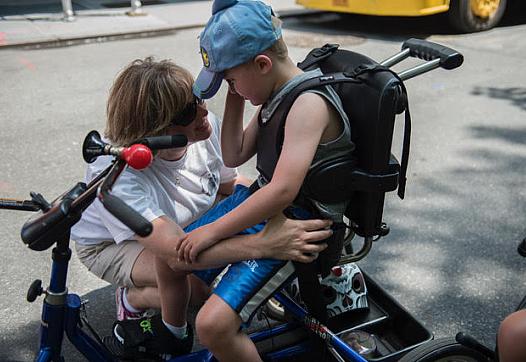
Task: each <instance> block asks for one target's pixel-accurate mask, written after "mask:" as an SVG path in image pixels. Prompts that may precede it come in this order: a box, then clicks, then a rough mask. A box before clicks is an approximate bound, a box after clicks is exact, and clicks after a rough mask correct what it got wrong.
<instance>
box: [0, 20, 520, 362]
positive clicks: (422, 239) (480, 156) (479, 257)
mask: <svg viewBox="0 0 526 362" xmlns="http://www.w3.org/2000/svg"><path fill="white" fill-rule="evenodd" d="M525 15H526V12H522V13H521V12H515V13H513V14H508V16H507V17H506V19H505V21H504V22H503V24H502V25H501V26H500V27H498V28H496V29H494V30H491V31H488V32H484V33H479V34H467V35H459V34H454V33H451V32H450V31H449V30H448V29H447V28H446V27H444V26H443V20H444V19H443V18H441V17H434V18H428V19H403V18H394V19H379V18H370V17H360V16H334V15H330V16H329V15H327V16H322V17H317V18H301V19H287V20H286V21H285V29H286V30H285V32H284V34H285V39H286V41H287V42H288V43H289V46H290V54H291V57H292V58H293V59H294V60H298V61H299V60H301V59H302V58H303V57H304V56H305V55H306V54H307V52H308V50H309V49H310V48H312V47H314V46H317V45H322V44H324V43H326V42H338V43H340V44H342V46H343V47H344V48H347V49H351V50H354V51H357V52H361V53H363V54H366V55H368V56H370V57H372V58H374V59H377V60H383V59H385V58H387V57H389V56H390V55H392V54H394V53H396V52H397V51H398V50H399V49H400V46H401V43H402V41H403V40H405V39H407V38H409V37H412V36H416V37H421V38H426V39H428V40H431V41H434V42H438V43H442V44H444V45H447V46H450V47H452V48H455V49H457V50H458V51H460V52H461V53H463V54H464V56H465V62H464V64H463V66H462V67H461V68H459V69H457V70H453V71H444V70H441V69H439V70H435V71H433V72H432V73H429V74H426V75H422V76H420V77H418V78H415V79H412V80H409V81H407V83H406V85H407V89H408V93H409V100H410V107H411V112H412V117H413V134H412V145H411V147H412V151H411V158H410V165H409V172H408V185H407V191H406V199H405V200H403V201H401V200H399V199H398V198H397V197H396V195H395V194H390V195H389V196H388V197H387V200H386V208H385V212H384V220H385V221H386V222H387V223H388V224H389V226H390V227H391V233H390V234H389V235H388V236H387V237H385V238H384V239H382V240H380V241H378V242H377V243H375V244H374V247H373V250H372V252H371V253H370V255H369V256H368V257H367V258H366V259H365V260H364V261H362V262H360V265H361V266H362V267H363V268H364V269H365V270H366V271H367V272H368V273H369V274H370V275H372V276H373V277H374V278H375V279H376V280H377V281H378V282H379V283H380V284H381V285H382V286H384V287H385V288H386V289H387V290H388V291H389V293H391V294H392V295H393V296H395V297H396V298H397V299H398V300H399V302H400V303H401V304H402V305H403V306H405V307H406V308H407V309H408V310H409V311H410V312H411V313H412V314H414V315H415V316H416V317H417V318H418V319H419V320H420V321H421V322H423V323H424V325H425V326H426V327H427V328H428V329H429V330H430V331H432V332H433V333H434V334H435V336H437V337H442V336H451V335H454V334H455V333H456V332H458V331H460V330H462V331H465V332H468V333H470V334H472V335H474V336H475V337H476V338H478V339H480V340H481V341H482V342H484V343H486V344H487V345H488V346H490V347H493V345H494V339H495V332H496V329H497V326H498V323H499V321H500V320H501V319H502V318H503V317H504V316H505V315H506V314H508V313H509V312H511V311H512V310H513V309H514V307H515V305H516V304H517V303H518V302H519V301H520V300H521V299H522V297H523V294H524V290H526V288H525V278H524V272H525V267H526V261H525V260H523V259H522V258H521V257H520V256H519V255H518V254H517V253H516V247H517V244H518V242H519V241H520V240H521V239H522V238H524V237H526V227H525V221H526V177H525V173H526V123H525V120H526V88H525V84H526V75H525V71H524V64H525V62H524V59H523V58H524V56H525V54H526V53H525V51H524V49H526V16H525ZM198 33H199V29H193V30H185V31H180V32H175V33H171V34H165V35H164V36H162V37H153V38H148V39H131V40H115V41H111V42H101V43H89V44H84V45H78V46H73V47H59V48H47V49H8V50H2V51H0V79H1V81H0V83H1V87H0V109H1V110H2V112H1V113H0V114H1V115H0V126H1V127H0V129H1V132H0V145H1V146H0V147H1V148H0V149H1V153H2V157H1V159H0V170H1V172H0V197H10V198H27V197H28V195H29V191H38V192H41V193H42V194H43V195H44V196H46V197H48V198H49V199H53V198H54V197H56V196H58V195H59V194H60V193H61V192H63V191H64V190H66V189H68V188H69V187H70V186H72V185H73V184H74V183H75V182H77V181H80V180H82V177H83V170H84V167H85V166H84V163H83V160H82V156H81V144H82V140H83V138H84V136H85V135H86V134H87V133H88V132H89V131H90V130H92V129H99V130H102V129H103V125H104V110H105V100H106V97H107V94H108V89H109V87H110V86H111V82H112V80H113V79H114V76H115V75H116V73H117V72H118V71H119V70H120V69H122V68H123V67H124V66H125V65H126V64H127V63H128V62H130V61H131V60H133V59H135V58H141V57H145V56H149V55H154V56H155V57H156V58H158V59H163V58H171V59H174V60H176V61H177V62H178V63H179V64H181V65H184V66H186V67H187V68H188V69H189V70H190V71H191V72H192V73H193V74H197V72H198V70H199V68H200V60H199V55H198V52H197V49H198V40H197V35H198ZM407 64H408V65H410V64H414V62H411V61H408V62H407ZM402 68H403V66H402V67H400V69H402ZM395 69H398V66H397V67H396V68H395ZM224 95H225V89H224V88H223V89H222V90H221V93H220V95H219V96H218V97H216V98H215V99H214V100H212V101H211V102H209V108H210V109H212V110H213V111H215V112H216V113H219V114H221V113H222V110H221V109H222V104H223V101H224ZM402 125H403V122H402V119H400V120H399V122H398V123H397V126H396V134H395V144H394V146H393V151H394V152H395V154H399V150H400V147H401V146H400V141H401V139H402V137H401V132H400V131H401V130H402ZM242 171H243V172H244V173H245V174H247V175H249V176H252V177H253V176H255V170H254V163H253V162H250V163H249V164H247V165H245V166H244V167H243V168H242ZM27 217H28V215H27V214H25V213H23V212H13V211H3V210H2V211H0V229H1V230H2V231H1V232H0V245H2V252H1V253H0V286H1V288H2V293H1V294H0V320H1V322H0V360H2V361H27V360H31V359H33V358H34V356H35V351H36V348H37V344H38V337H37V330H38V326H39V320H40V302H41V299H39V300H38V301H37V302H35V303H33V304H29V303H27V302H26V301H25V294H26V291H27V288H28V286H29V284H30V283H31V281H33V280H34V279H36V278H40V279H43V280H44V284H45V285H47V283H48V282H47V281H46V280H47V278H48V277H49V271H50V251H49V250H48V251H45V252H34V251H31V250H28V249H27V248H25V246H24V245H23V244H22V243H21V241H20V238H19V230H20V227H21V226H22V224H23V222H24V221H25V220H26V218H27ZM70 266H71V268H70V270H69V290H70V291H72V292H75V293H77V294H79V295H81V296H82V297H83V298H85V299H88V300H89V301H90V303H89V306H88V314H89V316H90V320H91V321H92V322H93V324H94V326H95V327H96V328H97V329H98V330H99V331H102V334H106V333H107V332H109V328H110V326H111V322H112V319H113V313H114V305H113V289H112V288H111V287H110V286H108V285H107V284H105V283H103V282H100V281H99V280H97V279H96V278H95V277H93V276H91V275H90V274H89V273H88V272H87V271H86V270H85V269H84V267H83V266H82V265H81V264H80V263H79V262H78V261H77V260H76V259H75V257H73V260H72V261H71V264H70ZM66 359H67V360H79V359H81V358H80V357H79V355H78V354H77V353H76V352H74V351H72V350H71V348H70V347H69V346H68V345H67V344H66Z"/></svg>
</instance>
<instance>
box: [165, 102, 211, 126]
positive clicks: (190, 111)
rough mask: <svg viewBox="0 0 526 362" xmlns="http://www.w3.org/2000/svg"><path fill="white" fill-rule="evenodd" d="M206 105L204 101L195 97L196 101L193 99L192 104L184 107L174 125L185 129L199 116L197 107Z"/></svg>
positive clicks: (174, 120)
mask: <svg viewBox="0 0 526 362" xmlns="http://www.w3.org/2000/svg"><path fill="white" fill-rule="evenodd" d="M204 103H205V101H204V100H202V99H200V98H197V97H196V96H194V99H192V101H190V103H188V104H187V105H186V107H184V109H183V110H182V111H181V112H180V113H179V114H178V115H176V116H175V117H174V118H173V120H172V125H173V126H183V127H186V126H188V125H189V124H190V123H192V122H193V121H194V119H195V116H196V114H197V105H202V104H204Z"/></svg>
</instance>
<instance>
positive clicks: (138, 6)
mask: <svg viewBox="0 0 526 362" xmlns="http://www.w3.org/2000/svg"><path fill="white" fill-rule="evenodd" d="M130 4H131V10H130V11H128V12H127V13H126V14H127V15H129V16H137V15H146V14H145V13H143V11H142V3H141V0H131V1H130Z"/></svg>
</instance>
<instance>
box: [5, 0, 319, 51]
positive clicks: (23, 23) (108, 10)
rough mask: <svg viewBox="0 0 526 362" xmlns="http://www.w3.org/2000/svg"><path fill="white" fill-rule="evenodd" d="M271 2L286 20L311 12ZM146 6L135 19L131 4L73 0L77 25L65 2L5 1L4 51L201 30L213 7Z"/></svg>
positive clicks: (175, 1) (174, 0) (289, 2)
mask: <svg viewBox="0 0 526 362" xmlns="http://www.w3.org/2000/svg"><path fill="white" fill-rule="evenodd" d="M266 2H267V3H268V4H270V5H271V6H272V7H273V8H274V10H275V11H276V12H277V13H278V15H279V16H281V17H286V16H291V15H298V14H303V13H308V12H309V11H308V10H306V9H304V8H303V7H301V6H299V5H296V4H295V2H294V0H274V1H271V0H266ZM142 3H143V5H142V7H141V8H140V12H139V13H138V14H134V13H133V12H132V11H131V10H132V7H131V5H130V1H129V0H127V1H126V0H124V1H123V0H120V1H119V0H73V2H72V5H73V12H74V19H73V20H71V21H68V20H67V19H66V18H65V16H64V14H63V12H62V5H61V1H60V0H40V1H39V0H33V1H31V0H18V1H14V0H11V1H2V3H1V4H0V49H2V48H4V49H5V48H12V47H21V46H37V45H63V44H74V43H77V42H84V41H90V40H93V41H95V40H105V39H106V38H120V37H134V36H137V37H140V36H148V35H152V34H155V33H162V32H169V31H174V30H177V29H185V28H192V27H202V26H204V25H205V24H206V22H207V20H208V18H209V17H210V15H211V9H212V1H203V0H194V1H181V0H155V1H153V0H145V1H143V2H142ZM152 4H154V5H152Z"/></svg>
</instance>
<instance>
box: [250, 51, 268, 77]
mask: <svg viewBox="0 0 526 362" xmlns="http://www.w3.org/2000/svg"><path fill="white" fill-rule="evenodd" d="M254 65H255V66H256V68H257V69H258V70H259V71H260V72H261V74H267V73H269V72H270V71H271V70H272V59H271V58H270V57H269V56H268V55H265V54H259V55H257V56H256V57H255V58H254Z"/></svg>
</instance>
